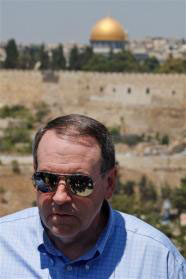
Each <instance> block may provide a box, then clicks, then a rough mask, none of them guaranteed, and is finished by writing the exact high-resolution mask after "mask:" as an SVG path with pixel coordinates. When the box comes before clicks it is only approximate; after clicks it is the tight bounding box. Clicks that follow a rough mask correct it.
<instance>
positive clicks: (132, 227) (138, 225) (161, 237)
mask: <svg viewBox="0 0 186 279" xmlns="http://www.w3.org/2000/svg"><path fill="white" fill-rule="evenodd" d="M115 214H116V220H117V221H116V227H118V229H119V230H121V229H122V230H123V228H124V230H125V231H126V234H127V240H128V241H129V242H130V239H131V241H133V242H134V241H136V243H141V244H140V245H141V246H143V245H144V246H148V247H152V249H154V251H156V250H157V251H160V250H161V251H164V252H166V253H169V252H170V253H172V254H173V255H174V256H175V257H176V258H179V259H181V260H183V258H182V257H181V258H180V256H181V255H180V254H179V252H178V250H177V249H176V247H175V246H174V244H173V243H172V242H171V241H170V239H169V238H168V237H167V236H166V235H165V234H164V233H162V232H161V231H159V230H158V229H156V228H155V227H153V226H151V225H149V224H148V223H146V222H144V221H143V220H141V219H139V218H137V217H135V216H133V215H129V214H126V213H122V212H119V211H115Z"/></svg>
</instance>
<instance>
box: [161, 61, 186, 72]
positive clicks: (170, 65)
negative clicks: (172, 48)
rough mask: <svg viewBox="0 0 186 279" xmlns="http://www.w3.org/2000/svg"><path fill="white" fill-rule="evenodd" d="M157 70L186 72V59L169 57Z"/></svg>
mask: <svg viewBox="0 0 186 279" xmlns="http://www.w3.org/2000/svg"><path fill="white" fill-rule="evenodd" d="M158 71H159V72H160V73H186V59H180V58H173V57H169V58H168V59H167V60H166V61H165V63H164V64H162V65H161V66H160V68H159V70H158Z"/></svg>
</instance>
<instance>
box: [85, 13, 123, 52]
mask: <svg viewBox="0 0 186 279" xmlns="http://www.w3.org/2000/svg"><path fill="white" fill-rule="evenodd" d="M127 42H128V35H127V32H125V31H124V29H123V27H122V25H121V24H120V23H119V22H118V21H117V20H115V19H114V18H112V17H104V18H102V19H101V20H99V21H97V23H96V24H95V26H93V28H92V31H91V35H90V44H91V46H92V48H93V51H94V53H100V54H108V53H109V52H110V51H111V50H112V51H113V52H114V53H117V52H119V51H121V50H123V49H126V47H127Z"/></svg>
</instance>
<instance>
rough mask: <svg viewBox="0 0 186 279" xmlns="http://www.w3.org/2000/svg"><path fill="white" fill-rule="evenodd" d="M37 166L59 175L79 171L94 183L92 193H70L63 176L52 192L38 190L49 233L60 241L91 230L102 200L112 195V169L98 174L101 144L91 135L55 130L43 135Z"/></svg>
mask: <svg viewBox="0 0 186 279" xmlns="http://www.w3.org/2000/svg"><path fill="white" fill-rule="evenodd" d="M37 158H38V169H37V171H46V172H51V173H59V174H72V173H81V174H85V175H88V176H90V177H92V179H93V181H94V183H95V186H94V190H93V192H92V194H91V195H89V196H87V197H79V196H76V195H73V194H70V193H69V191H67V189H66V187H65V186H66V184H65V181H64V180H63V179H61V180H60V182H59V184H58V187H57V190H56V191H55V192H54V193H51V192H50V193H42V192H40V191H37V204H38V207H39V212H40V216H41V219H42V221H43V223H44V225H45V226H46V227H47V228H48V230H49V234H50V235H52V236H54V237H57V238H61V239H62V240H64V241H65V240H66V241H68V240H70V239H71V240H72V239H75V238H76V237H78V236H80V235H81V233H83V232H85V231H88V230H89V231H91V229H92V232H93V231H94V229H95V227H96V225H98V223H99V221H98V220H99V218H100V208H101V205H102V202H103V200H104V199H108V198H110V197H111V195H112V192H113V188H114V175H113V174H111V173H113V172H111V171H110V172H108V174H106V175H105V176H104V178H103V177H102V176H101V174H100V168H101V165H100V163H101V155H100V147H99V145H98V144H97V142H96V140H95V139H94V138H92V137H75V138H72V137H69V136H65V135H64V136H63V135H57V134H56V132H55V131H54V130H49V131H47V132H46V133H45V134H44V136H43V137H42V139H41V141H40V143H39V146H38V152H37Z"/></svg>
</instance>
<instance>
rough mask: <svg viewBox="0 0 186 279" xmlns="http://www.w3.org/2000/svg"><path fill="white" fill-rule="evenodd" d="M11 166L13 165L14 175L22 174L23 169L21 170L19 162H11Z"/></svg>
mask: <svg viewBox="0 0 186 279" xmlns="http://www.w3.org/2000/svg"><path fill="white" fill-rule="evenodd" d="M11 165H12V171H13V172H14V173H17V174H19V173H21V169H20V166H19V163H18V161H17V160H13V161H12V162H11Z"/></svg>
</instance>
